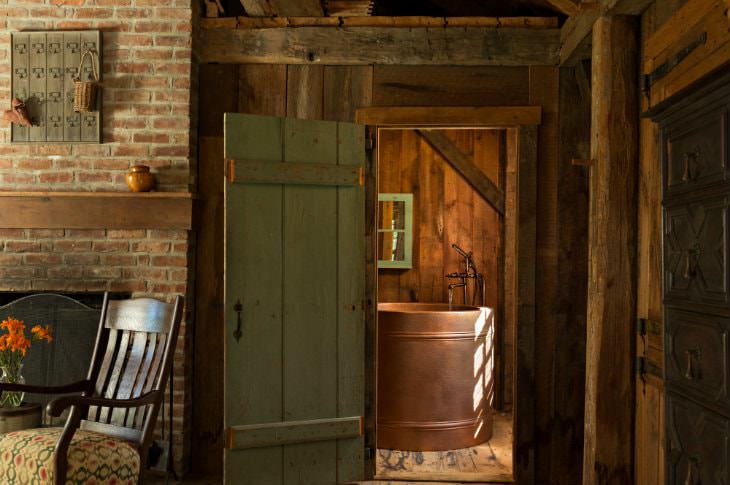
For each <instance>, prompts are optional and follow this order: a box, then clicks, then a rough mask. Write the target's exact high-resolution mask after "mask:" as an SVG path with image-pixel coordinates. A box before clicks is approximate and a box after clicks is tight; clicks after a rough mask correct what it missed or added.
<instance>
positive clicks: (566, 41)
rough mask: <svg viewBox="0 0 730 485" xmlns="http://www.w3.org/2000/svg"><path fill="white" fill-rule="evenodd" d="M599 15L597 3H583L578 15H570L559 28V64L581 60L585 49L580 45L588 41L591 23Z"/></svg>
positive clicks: (568, 63) (591, 29)
mask: <svg viewBox="0 0 730 485" xmlns="http://www.w3.org/2000/svg"><path fill="white" fill-rule="evenodd" d="M600 15H601V11H600V8H599V5H598V4H597V3H584V4H582V5H581V10H580V13H578V15H575V16H573V17H570V18H569V19H568V20H566V21H565V24H563V28H562V29H560V44H561V45H560V65H561V66H572V65H574V64H575V63H576V62H578V61H580V60H581V57H582V53H584V52H585V49H581V47H583V46H585V44H586V43H587V42H588V43H589V42H590V34H591V32H592V31H593V24H594V23H595V22H596V19H598V17H599V16H600ZM589 56H590V54H589Z"/></svg>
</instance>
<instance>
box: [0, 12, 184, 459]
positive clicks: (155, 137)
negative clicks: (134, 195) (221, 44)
mask: <svg viewBox="0 0 730 485" xmlns="http://www.w3.org/2000/svg"><path fill="white" fill-rule="evenodd" d="M191 18H192V6H191V0H60V1H59V0H15V1H13V2H12V6H9V5H7V4H5V5H0V28H2V29H3V33H1V34H0V99H2V100H5V101H7V102H8V104H9V100H10V99H11V97H12V94H11V92H10V56H11V53H10V34H9V32H10V31H18V30H39V29H41V30H52V29H58V30H61V29H66V30H68V29H75V30H83V29H99V30H101V31H102V37H103V47H104V50H103V58H104V65H103V79H102V81H103V91H102V92H103V112H102V118H103V136H102V138H103V143H102V144H73V145H72V144H63V145H62V144H59V145H53V144H38V145H27V144H26V145H23V144H10V143H9V140H10V130H9V128H8V127H2V129H0V191H2V192H13V194H14V195H17V197H14V198H3V197H0V291H13V292H24V293H28V292H34V291H58V292H63V293H75V292H98V291H106V290H108V291H113V292H125V293H126V292H128V293H130V294H132V295H133V296H152V297H157V298H162V299H170V298H171V295H173V294H183V295H185V296H186V302H187V304H186V319H185V322H186V323H187V325H185V326H183V328H182V331H181V335H180V341H179V342H178V345H177V353H176V360H175V384H174V396H173V398H174V401H175V404H176V408H175V417H174V418H175V427H176V434H175V442H174V455H175V461H176V467H177V468H178V470H183V469H185V468H187V462H188V455H189V436H190V416H191V412H192V405H191V391H190V385H191V382H190V381H191V380H190V379H189V378H188V376H191V375H192V372H191V370H190V365H191V364H190V362H191V355H190V349H191V346H192V342H191V340H190V339H188V337H187V335H189V334H190V332H189V331H187V330H186V327H188V328H190V325H191V323H192V320H191V315H192V310H193V305H192V303H193V292H192V290H193V285H192V284H191V283H190V282H191V280H192V274H191V271H190V268H193V267H194V266H193V258H192V254H193V245H194V236H193V233H192V232H191V231H190V230H189V229H190V228H189V227H179V228H176V227H172V228H171V227H157V226H156V225H155V224H156V223H157V222H159V220H155V219H154V218H153V219H150V221H151V222H150V223H149V224H148V225H146V224H144V223H142V222H139V221H140V220H144V219H145V214H144V213H145V209H144V207H145V203H146V202H145V201H146V200H147V199H141V200H136V199H135V201H134V203H132V202H131V199H120V200H116V199H104V200H97V199H95V198H93V197H91V198H89V199H88V200H86V201H83V200H76V201H75V203H74V204H71V205H64V204H66V202H64V201H61V206H59V207H60V208H57V209H58V210H59V211H61V213H62V212H63V210H66V211H69V212H73V214H72V215H73V217H71V218H70V220H71V221H72V222H69V225H68V226H67V227H64V226H63V223H61V222H60V221H59V220H58V219H56V218H54V219H52V220H50V221H49V222H48V224H47V225H48V226H50V227H43V223H42V222H41V221H38V220H34V219H33V217H32V215H31V212H32V211H31V210H30V209H28V216H27V219H28V223H27V224H23V223H22V222H13V224H10V226H12V227H9V224H7V223H6V224H3V210H5V211H9V210H10V209H8V205H7V204H8V202H7V201H9V200H11V199H12V201H13V204H15V205H13V206H12V207H13V209H12V213H13V214H15V215H16V216H18V213H20V214H22V215H21V216H18V217H19V218H21V219H24V218H26V213H25V212H23V211H24V210H25V209H24V208H25V207H26V205H24V204H25V202H24V200H26V199H27V200H28V201H30V202H29V203H35V204H39V203H43V202H49V201H50V202H49V203H50V204H54V203H55V202H57V201H56V200H55V199H54V198H53V196H52V194H51V195H50V196H49V195H48V194H45V193H46V192H83V193H88V192H127V190H128V189H127V187H126V185H125V184H124V176H125V174H126V172H127V171H128V169H129V168H130V167H131V166H132V165H135V164H138V163H144V164H146V165H149V166H151V167H152V169H153V171H154V172H155V173H156V174H157V178H158V190H159V191H161V192H172V193H187V192H190V191H191V189H194V182H195V181H194V174H195V171H196V166H195V156H194V154H192V153H193V152H194V142H191V129H194V123H191V108H190V106H191V96H190V87H191V79H192V77H193V71H192V69H193V63H192V59H191V57H192V53H191V52H192V50H191V49H192V20H191ZM192 139H193V140H194V137H192ZM6 195H7V194H6ZM152 202H154V201H152ZM100 203H104V204H107V205H105V206H104V207H107V206H108V207H115V208H116V209H115V210H114V211H111V210H110V211H109V215H108V224H104V223H103V222H101V223H100V222H99V220H98V217H97V219H96V220H94V221H89V222H88V224H85V223H84V217H85V212H86V211H85V209H84V207H86V208H92V207H98V204H100ZM84 204H86V205H84ZM150 207H153V206H152V205H150ZM154 207H157V206H154ZM64 208H66V209H64ZM125 208H126V209H125ZM125 210H132V211H135V214H137V215H136V216H134V217H133V219H135V221H136V223H120V222H119V221H121V220H122V219H123V218H124V217H126V215H125V213H124V211H125ZM18 211H20V212H18ZM117 211H118V212H117ZM149 211H150V212H154V211H155V210H154V209H149ZM10 213H11V212H6V214H10ZM97 215H98V214H97ZM150 215H154V214H150ZM157 216H158V219H159V218H160V215H159V214H157ZM18 217H16V219H17V218H18ZM163 217H164V216H163ZM6 220H7V218H6ZM130 226H134V227H130Z"/></svg>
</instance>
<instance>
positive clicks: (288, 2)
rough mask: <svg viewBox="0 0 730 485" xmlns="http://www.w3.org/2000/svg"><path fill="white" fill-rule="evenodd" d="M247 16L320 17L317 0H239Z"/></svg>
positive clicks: (320, 12)
mask: <svg viewBox="0 0 730 485" xmlns="http://www.w3.org/2000/svg"><path fill="white" fill-rule="evenodd" d="M241 5H243V8H244V10H246V13H247V14H248V16H249V17H271V16H278V17H288V16H292V17H296V16H303V17H321V16H322V15H324V11H323V10H322V4H321V3H320V1H319V0H241Z"/></svg>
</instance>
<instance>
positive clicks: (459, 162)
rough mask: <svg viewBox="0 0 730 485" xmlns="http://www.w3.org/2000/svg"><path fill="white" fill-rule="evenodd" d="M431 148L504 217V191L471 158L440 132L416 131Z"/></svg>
mask: <svg viewBox="0 0 730 485" xmlns="http://www.w3.org/2000/svg"><path fill="white" fill-rule="evenodd" d="M416 133H418V134H419V135H421V136H422V137H423V138H424V139H425V140H426V142H428V144H429V145H431V147H432V148H433V149H434V150H436V151H437V152H438V153H439V155H441V156H442V157H443V158H444V160H446V161H447V162H448V163H449V165H451V166H452V167H454V169H455V170H456V171H457V172H459V174H460V175H461V176H462V177H464V179H465V180H466V181H467V182H468V183H469V184H470V185H471V186H472V187H474V189H475V190H476V191H477V192H479V194H480V195H481V196H482V197H484V200H486V201H487V203H488V204H489V205H491V206H492V208H494V210H496V211H497V212H498V213H499V215H500V216H504V191H503V190H502V189H500V188H499V187H497V186H496V185H495V184H494V182H492V181H491V180H490V179H489V177H487V176H486V175H484V172H482V171H481V170H480V169H479V167H477V166H476V165H474V162H473V161H472V160H470V157H468V156H467V155H465V154H464V152H462V151H461V150H460V149H459V147H457V146H456V145H455V144H454V143H453V142H452V141H451V140H449V138H448V137H447V136H446V135H444V134H443V133H440V132H438V131H430V130H416Z"/></svg>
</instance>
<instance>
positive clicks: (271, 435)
mask: <svg viewBox="0 0 730 485" xmlns="http://www.w3.org/2000/svg"><path fill="white" fill-rule="evenodd" d="M362 429H363V428H362V416H351V417H346V418H331V419H312V420H307V421H287V422H283V423H262V424H249V425H243V426H232V427H231V428H228V430H227V435H228V436H227V440H226V448H228V449H229V450H241V449H246V448H264V447H269V446H281V445H290V444H294V443H311V442H315V441H331V440H339V439H346V438H359V437H360V436H362V434H363V431H362Z"/></svg>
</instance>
